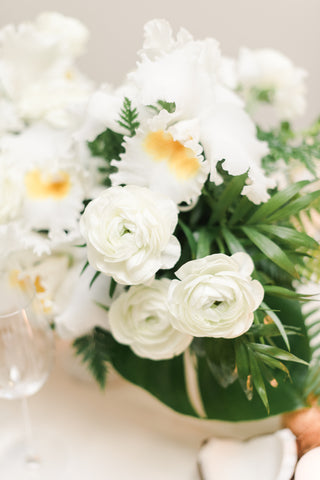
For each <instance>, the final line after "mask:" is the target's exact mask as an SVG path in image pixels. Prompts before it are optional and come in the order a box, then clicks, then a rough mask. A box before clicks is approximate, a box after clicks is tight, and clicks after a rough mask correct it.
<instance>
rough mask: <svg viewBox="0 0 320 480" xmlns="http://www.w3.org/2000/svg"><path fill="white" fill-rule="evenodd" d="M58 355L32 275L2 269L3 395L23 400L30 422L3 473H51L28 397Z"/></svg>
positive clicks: (0, 462) (0, 467)
mask: <svg viewBox="0 0 320 480" xmlns="http://www.w3.org/2000/svg"><path fill="white" fill-rule="evenodd" d="M53 358H54V342H53V334H52V329H51V327H50V324H49V323H48V321H47V319H46V318H45V316H44V314H43V309H42V305H41V303H40V302H39V300H38V299H37V296H36V295H35V290H34V286H33V284H32V282H31V280H30V278H28V277H27V276H26V275H23V274H22V273H19V271H17V270H11V271H9V270H8V271H0V398H5V399H9V400H11V399H21V400H22V410H23V418H24V426H25V440H24V442H23V444H24V445H23V444H21V442H20V443H19V444H18V443H17V444H16V445H15V446H13V447H12V448H9V450H8V451H6V452H5V453H4V454H3V455H2V458H0V478H6V479H8V480H11V479H12V480H19V479H20V478H21V479H22V478H23V479H26V478H41V479H42V478H45V479H47V478H49V477H47V475H46V473H45V471H46V468H47V467H46V462H45V461H44V460H45V459H42V458H41V454H40V453H39V452H38V451H37V448H36V447H35V444H34V439H33V434H32V428H31V421H30V415H29V411H28V404H27V397H29V396H30V395H33V394H35V393H36V392H38V391H39V389H40V388H41V387H42V386H43V384H44V383H45V381H46V380H47V378H48V375H49V373H50V371H51V368H52V365H53ZM22 446H24V448H22ZM32 472H33V473H32ZM34 472H38V473H37V475H38V476H34V475H35V473H34ZM40 472H41V473H40ZM44 474H45V475H46V476H45V475H44ZM50 478H51V477H50Z"/></svg>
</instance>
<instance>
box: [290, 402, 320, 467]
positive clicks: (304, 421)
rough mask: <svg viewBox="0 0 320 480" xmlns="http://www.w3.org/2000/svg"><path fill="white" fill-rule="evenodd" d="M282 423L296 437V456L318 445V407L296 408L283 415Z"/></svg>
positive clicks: (319, 417) (319, 425)
mask: <svg viewBox="0 0 320 480" xmlns="http://www.w3.org/2000/svg"><path fill="white" fill-rule="evenodd" d="M283 424H284V426H285V427H287V428H290V430H291V431H292V432H293V433H294V435H295V436H296V437H297V446H298V456H299V458H300V457H302V455H304V454H305V453H307V452H308V451H309V450H311V449H312V448H315V447H319V446H320V407H319V405H313V406H311V407H310V408H304V409H302V410H297V411H296V412H292V413H287V414H285V415H284V416H283Z"/></svg>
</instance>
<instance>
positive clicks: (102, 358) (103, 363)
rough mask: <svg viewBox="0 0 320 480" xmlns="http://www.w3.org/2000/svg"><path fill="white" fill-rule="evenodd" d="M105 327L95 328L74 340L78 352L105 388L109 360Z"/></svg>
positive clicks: (101, 386)
mask: <svg viewBox="0 0 320 480" xmlns="http://www.w3.org/2000/svg"><path fill="white" fill-rule="evenodd" d="M105 340H106V339H105V332H104V330H103V329H100V328H95V329H94V330H93V331H92V333H90V334H88V335H84V336H82V337H79V338H77V339H76V340H74V342H73V347H74V349H75V351H76V354H77V355H79V356H80V357H81V358H82V361H83V363H85V364H87V366H88V368H89V370H90V371H91V373H92V375H93V376H94V378H95V379H96V381H97V382H98V384H99V385H100V388H102V389H103V388H105V386H106V381H107V373H108V367H107V362H108V361H109V359H110V358H109V352H108V344H107V343H106V341H105Z"/></svg>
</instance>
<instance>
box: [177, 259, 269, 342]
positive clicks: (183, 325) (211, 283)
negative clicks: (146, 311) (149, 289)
mask: <svg viewBox="0 0 320 480" xmlns="http://www.w3.org/2000/svg"><path fill="white" fill-rule="evenodd" d="M253 269H254V265H253V262H252V260H251V257H250V256H249V255H248V254H246V253H244V252H238V253H235V254H234V255H232V256H231V257H229V256H227V255H224V254H222V253H218V254H214V255H210V256H208V257H205V258H201V259H198V260H193V261H190V262H188V263H186V264H184V265H183V266H182V267H181V268H180V269H179V270H178V271H177V272H176V275H177V277H178V278H179V280H173V281H172V283H171V286H170V289H169V300H168V303H169V310H170V312H171V314H172V316H173V319H172V325H173V326H174V327H175V328H177V329H178V330H180V331H181V332H185V333H189V334H190V335H194V336H195V337H216V338H219V337H221V338H234V337H238V336H240V335H242V334H243V333H245V332H246V331H247V330H248V329H249V328H250V326H251V324H252V322H253V312H254V310H256V309H257V308H258V306H259V305H260V304H261V302H262V299H263V295H264V290H263V287H262V285H261V284H260V282H258V281H257V280H252V279H251V277H250V275H251V273H252V271H253Z"/></svg>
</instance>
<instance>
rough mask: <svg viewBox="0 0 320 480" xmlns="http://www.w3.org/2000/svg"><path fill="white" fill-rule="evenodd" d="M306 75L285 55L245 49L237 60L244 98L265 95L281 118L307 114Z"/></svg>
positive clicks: (269, 50)
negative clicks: (259, 94)
mask: <svg viewBox="0 0 320 480" xmlns="http://www.w3.org/2000/svg"><path fill="white" fill-rule="evenodd" d="M306 75H307V74H306V72H305V71H304V70H303V69H302V68H297V67H295V66H294V65H293V63H292V62H291V60H290V59H289V58H287V57H286V56H285V55H283V54H282V53H280V52H278V51H276V50H272V49H267V48H265V49H260V50H250V49H248V48H242V49H241V50H240V53H239V60H238V81H239V86H240V87H241V89H242V90H243V93H244V96H245V98H246V99H247V100H249V101H251V100H250V98H251V96H252V89H254V92H253V94H254V95H255V94H257V93H258V92H259V91H260V92H265V94H266V95H267V96H268V97H269V101H270V103H271V105H273V106H274V108H275V111H276V114H277V116H278V118H280V119H282V120H283V119H285V120H291V119H293V118H295V117H296V116H297V115H301V114H303V113H304V111H305V106H306V99H305V96H306V86H305V78H306Z"/></svg>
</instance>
